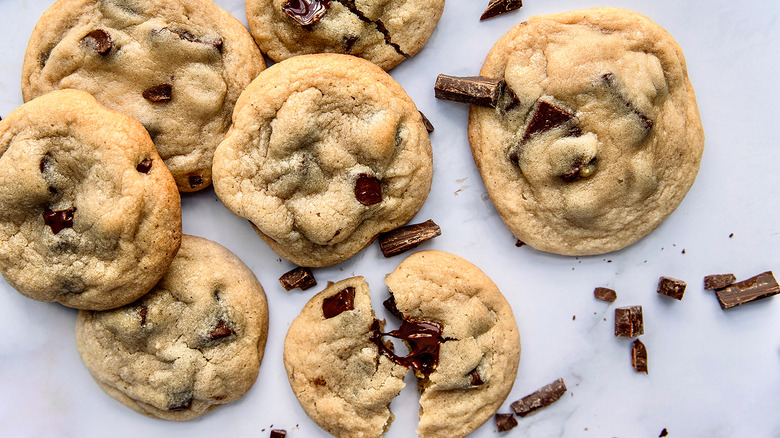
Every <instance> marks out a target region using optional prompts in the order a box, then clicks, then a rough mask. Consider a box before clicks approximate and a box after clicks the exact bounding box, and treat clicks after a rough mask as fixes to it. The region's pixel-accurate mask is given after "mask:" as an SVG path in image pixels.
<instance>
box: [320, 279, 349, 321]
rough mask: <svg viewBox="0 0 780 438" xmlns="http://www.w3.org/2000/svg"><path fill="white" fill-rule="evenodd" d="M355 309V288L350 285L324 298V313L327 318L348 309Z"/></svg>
mask: <svg viewBox="0 0 780 438" xmlns="http://www.w3.org/2000/svg"><path fill="white" fill-rule="evenodd" d="M354 309H355V288H354V287H352V286H350V287H347V288H346V289H344V290H342V291H341V292H339V293H337V294H336V295H333V296H332V297H328V298H325V299H324V300H322V315H323V316H325V319H330V318H333V317H334V316H338V315H340V314H341V313H342V312H346V311H347V310H354Z"/></svg>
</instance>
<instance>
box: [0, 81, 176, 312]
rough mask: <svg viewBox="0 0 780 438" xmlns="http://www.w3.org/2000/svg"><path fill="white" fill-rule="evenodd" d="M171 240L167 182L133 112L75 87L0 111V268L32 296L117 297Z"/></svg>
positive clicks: (147, 271) (100, 306)
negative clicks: (108, 104) (114, 107)
mask: <svg viewBox="0 0 780 438" xmlns="http://www.w3.org/2000/svg"><path fill="white" fill-rule="evenodd" d="M180 242H181V200H180V198H179V192H178V191H177V190H176V183H175V182H174V180H173V177H172V176H171V173H170V172H169V171H168V169H166V167H165V165H164V164H163V161H162V159H161V158H160V156H159V155H157V151H156V150H155V148H154V144H152V141H151V139H150V138H149V134H147V132H146V130H144V128H143V126H141V124H140V123H138V121H136V120H135V119H133V118H131V117H129V116H126V115H124V114H121V113H118V112H116V111H113V110H110V109H108V108H106V107H104V106H102V105H100V104H99V103H98V102H97V101H96V100H95V99H94V98H93V97H92V96H90V95H89V94H87V93H85V92H83V91H77V90H61V91H54V92H52V93H50V94H47V95H45V96H41V97H39V98H37V99H34V100H32V101H30V102H28V103H26V104H24V105H22V106H21V107H19V108H18V109H16V110H15V111H13V112H12V113H11V114H9V115H8V116H7V117H6V118H5V119H3V120H2V121H0V272H2V274H3V277H5V279H6V281H7V282H8V284H10V285H11V286H13V287H14V288H16V290H18V291H19V292H21V293H22V294H24V295H26V296H28V297H30V298H32V299H35V300H39V301H59V302H60V303H62V304H64V305H66V306H70V307H76V308H79V309H90V310H104V309H110V308H115V307H119V306H123V305H125V304H127V303H129V302H132V301H134V300H136V299H138V298H139V297H141V295H143V294H145V293H146V292H148V291H149V290H150V289H151V288H152V287H153V286H154V285H155V283H157V281H158V280H159V279H160V278H161V277H162V276H163V274H164V273H165V271H166V270H167V269H168V265H170V263H171V260H172V259H173V257H174V255H175V254H176V251H177V250H178V249H179V244H180Z"/></svg>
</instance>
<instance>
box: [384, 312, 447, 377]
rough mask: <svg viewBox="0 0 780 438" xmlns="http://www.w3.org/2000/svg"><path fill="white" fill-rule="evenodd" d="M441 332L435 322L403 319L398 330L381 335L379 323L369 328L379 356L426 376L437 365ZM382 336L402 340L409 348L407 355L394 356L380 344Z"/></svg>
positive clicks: (440, 328)
mask: <svg viewBox="0 0 780 438" xmlns="http://www.w3.org/2000/svg"><path fill="white" fill-rule="evenodd" d="M443 331H444V329H443V327H442V325H441V324H440V323H438V322H435V321H422V320H413V319H404V320H403V321H402V322H401V327H400V328H399V329H398V330H393V331H391V332H389V333H381V332H380V324H379V321H377V320H374V323H373V324H372V326H371V332H372V333H371V341H372V342H374V344H376V346H377V348H378V349H379V352H380V353H381V354H383V355H384V356H386V357H387V358H389V359H390V360H392V361H393V362H395V363H397V364H399V365H402V366H405V367H407V368H408V367H412V368H414V369H416V370H418V371H420V372H421V373H422V374H423V375H425V376H427V375H429V374H430V373H432V372H433V370H434V369H435V368H436V366H437V365H438V364H439V348H440V347H441V343H442V342H444V338H443V337H442V332H443ZM382 336H391V337H394V338H396V339H402V340H404V341H405V342H406V343H407V345H408V346H409V354H408V355H406V356H398V355H396V354H395V353H394V352H393V351H392V349H391V348H390V347H388V346H387V345H385V343H384V342H382Z"/></svg>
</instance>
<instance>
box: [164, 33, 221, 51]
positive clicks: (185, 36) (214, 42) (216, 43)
mask: <svg viewBox="0 0 780 438" xmlns="http://www.w3.org/2000/svg"><path fill="white" fill-rule="evenodd" d="M169 30H170V29H169ZM171 32H173V33H175V34H176V35H178V36H179V38H180V39H182V40H184V41H189V42H191V43H199V44H206V45H208V46H213V47H214V48H215V49H217V50H220V51H221V50H222V44H223V41H222V38H220V37H217V38H213V39H212V38H208V39H206V38H198V37H196V36H195V35H193V34H191V33H189V32H187V31H186V30H171Z"/></svg>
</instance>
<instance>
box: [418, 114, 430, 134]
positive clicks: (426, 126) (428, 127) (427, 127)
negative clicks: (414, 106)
mask: <svg viewBox="0 0 780 438" xmlns="http://www.w3.org/2000/svg"><path fill="white" fill-rule="evenodd" d="M417 112H419V113H420V116H422V121H423V125H425V130H426V131H428V134H430V133H431V132H433V123H431V121H430V120H428V118H427V117H425V114H423V112H422V111H417Z"/></svg>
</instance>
